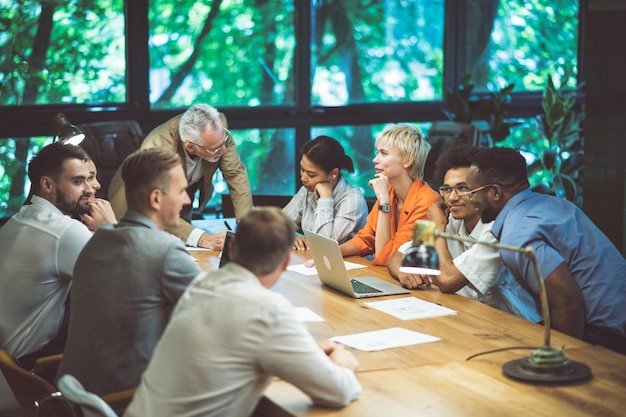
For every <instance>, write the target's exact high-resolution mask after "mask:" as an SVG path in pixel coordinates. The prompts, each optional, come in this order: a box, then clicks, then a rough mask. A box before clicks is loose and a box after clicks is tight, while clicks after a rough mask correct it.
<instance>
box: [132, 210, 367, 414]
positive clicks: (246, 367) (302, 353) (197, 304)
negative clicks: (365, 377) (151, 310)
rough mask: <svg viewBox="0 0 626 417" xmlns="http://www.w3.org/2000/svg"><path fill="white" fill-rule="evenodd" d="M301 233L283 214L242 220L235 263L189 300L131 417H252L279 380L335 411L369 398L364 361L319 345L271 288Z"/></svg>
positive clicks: (199, 283) (197, 287)
mask: <svg viewBox="0 0 626 417" xmlns="http://www.w3.org/2000/svg"><path fill="white" fill-rule="evenodd" d="M295 232H296V226H295V224H294V223H293V221H292V220H291V219H289V218H288V217H287V216H286V215H285V214H284V213H283V212H282V211H281V210H280V209H278V208H257V209H253V210H252V211H250V212H249V213H248V214H247V215H246V216H245V217H244V218H243V219H242V220H241V222H240V223H239V225H238V227H237V232H236V234H235V238H234V241H233V243H232V247H231V249H232V252H231V253H232V260H231V262H230V263H228V264H227V265H226V266H224V267H222V268H221V269H219V270H217V271H212V272H209V273H207V274H205V275H202V276H200V277H198V278H197V279H195V280H194V282H193V283H192V284H191V285H190V287H189V288H188V290H187V291H186V292H185V294H183V296H182V297H181V299H180V301H179V302H178V304H177V306H176V309H175V311H174V313H173V314H172V318H171V320H170V323H169V324H168V327H167V329H166V330H165V332H164V333H163V336H162V338H161V340H160V341H159V344H158V345H157V348H156V349H155V351H154V355H153V357H152V360H151V361H150V365H149V366H148V369H147V370H146V372H145V373H144V374H143V376H142V379H141V384H140V386H139V388H138V389H137V391H136V393H135V396H134V398H133V401H132V403H131V404H130V406H129V407H128V409H127V411H126V413H125V414H124V416H125V417H135V416H141V417H144V416H150V417H158V416H164V417H165V416H167V417H169V416H182V415H189V416H191V415H202V416H207V417H208V416H220V417H228V416H248V415H250V414H251V413H252V411H253V409H254V407H255V406H256V404H257V402H258V400H259V398H260V397H261V395H262V394H263V391H264V390H265V388H266V387H267V385H268V384H269V383H270V381H271V380H272V377H273V376H277V377H279V378H281V379H283V380H285V381H287V382H290V383H292V384H294V385H295V386H296V387H298V388H299V389H301V390H302V391H303V392H305V393H306V394H307V395H309V396H310V397H311V398H312V399H313V401H314V402H316V403H318V404H322V405H326V406H331V407H341V406H345V405H347V404H348V403H350V402H351V401H352V400H354V399H356V398H357V397H358V396H359V394H360V392H361V386H360V384H359V382H358V380H357V378H356V376H355V374H354V371H355V370H356V368H357V366H358V363H357V361H356V358H355V357H354V356H353V355H352V354H351V353H350V352H349V351H348V350H346V349H345V348H344V347H343V346H341V345H339V344H336V343H333V342H330V341H326V342H323V343H322V345H321V347H320V346H318V345H317V343H316V342H315V341H314V340H313V337H312V336H311V334H310V333H309V332H308V330H307V329H306V327H305V325H304V323H302V322H301V321H299V320H298V319H297V314H296V311H295V309H294V307H293V306H292V305H291V303H290V302H289V301H287V299H286V298H285V297H283V296H282V295H280V294H278V293H276V292H274V291H271V290H270V289H269V288H270V287H272V286H273V285H274V284H275V283H276V281H278V279H279V277H280V275H281V273H282V272H283V271H285V270H286V268H287V266H288V265H289V260H290V256H291V249H292V247H293V243H294V240H295Z"/></svg>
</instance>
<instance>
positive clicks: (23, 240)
mask: <svg viewBox="0 0 626 417" xmlns="http://www.w3.org/2000/svg"><path fill="white" fill-rule="evenodd" d="M90 238H91V232H90V231H89V229H87V226H85V225H84V224H82V223H81V222H79V221H77V220H74V219H72V218H71V217H69V216H66V215H64V214H63V213H62V212H61V211H60V210H59V209H58V208H56V206H55V205H54V204H52V203H50V202H49V201H48V200H46V199H43V198H41V197H38V196H33V197H32V204H30V205H26V206H23V207H22V208H21V209H20V211H19V212H18V213H17V214H15V215H14V216H13V217H11V218H10V219H9V221H7V223H6V224H5V225H4V226H3V227H2V228H1V229H0V347H1V348H2V349H4V350H6V351H7V352H8V353H9V354H10V355H11V356H13V357H14V358H19V357H21V356H24V355H26V354H28V353H32V352H36V351H38V350H39V349H41V348H42V347H44V346H45V345H46V344H48V343H49V342H50V341H51V340H52V339H54V338H55V337H56V335H57V332H58V330H59V327H60V326H61V324H62V322H63V316H64V314H65V300H66V298H67V294H68V292H69V290H70V283H71V278H72V273H73V271H74V264H75V262H76V258H77V257H78V254H79V253H80V251H81V250H82V248H83V246H85V244H86V243H87V241H88V240H89V239H90ZM20 414H21V409H20V408H19V405H18V404H17V401H16V400H15V397H14V396H13V393H12V392H11V391H10V389H9V387H8V385H7V384H6V381H5V380H4V377H3V376H2V375H1V374H0V415H2V416H12V415H20Z"/></svg>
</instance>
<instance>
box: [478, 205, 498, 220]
mask: <svg viewBox="0 0 626 417" xmlns="http://www.w3.org/2000/svg"><path fill="white" fill-rule="evenodd" d="M497 216H498V213H496V211H495V210H494V209H492V208H491V207H489V206H487V207H485V208H483V209H482V210H481V212H480V220H481V221H482V222H483V223H484V224H487V223H489V222H491V221H493V220H495V219H496V217H497Z"/></svg>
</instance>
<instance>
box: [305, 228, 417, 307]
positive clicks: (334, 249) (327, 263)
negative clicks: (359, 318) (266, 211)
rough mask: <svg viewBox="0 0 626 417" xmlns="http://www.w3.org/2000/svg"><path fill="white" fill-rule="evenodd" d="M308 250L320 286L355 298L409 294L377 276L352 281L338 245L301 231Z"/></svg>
mask: <svg viewBox="0 0 626 417" xmlns="http://www.w3.org/2000/svg"><path fill="white" fill-rule="evenodd" d="M304 235H305V236H306V240H307V243H308V245H309V248H310V249H311V254H312V255H313V260H314V261H315V268H317V275H318V276H319V278H320V281H322V283H323V284H325V285H328V286H329V287H331V288H334V289H336V290H337V291H340V292H342V293H344V294H347V295H349V296H350V297H354V298H366V297H378V296H381V295H393V294H410V291H409V290H407V289H405V288H402V287H400V286H398V285H394V284H391V283H389V282H387V281H384V280H382V279H380V278H376V277H359V278H351V277H349V276H348V271H347V269H346V265H345V263H344V261H343V256H341V250H340V249H339V245H338V244H337V242H336V241H335V240H333V239H329V238H327V237H324V236H321V235H319V234H317V233H314V232H310V231H308V230H305V231H304Z"/></svg>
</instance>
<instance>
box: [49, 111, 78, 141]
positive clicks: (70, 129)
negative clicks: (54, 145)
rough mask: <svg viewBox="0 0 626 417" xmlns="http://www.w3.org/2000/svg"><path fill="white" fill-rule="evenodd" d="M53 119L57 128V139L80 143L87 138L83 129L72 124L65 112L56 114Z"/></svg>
mask: <svg viewBox="0 0 626 417" xmlns="http://www.w3.org/2000/svg"><path fill="white" fill-rule="evenodd" d="M51 121H52V124H53V125H54V128H55V129H56V134H55V141H59V142H63V143H67V144H70V145H78V144H79V143H81V142H82V141H83V139H85V134H84V133H83V131H82V130H80V129H79V128H78V127H76V126H74V125H73V124H71V123H70V122H69V120H67V117H65V115H64V114H63V113H57V114H55V115H54V116H52V119H51Z"/></svg>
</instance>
